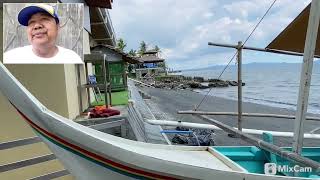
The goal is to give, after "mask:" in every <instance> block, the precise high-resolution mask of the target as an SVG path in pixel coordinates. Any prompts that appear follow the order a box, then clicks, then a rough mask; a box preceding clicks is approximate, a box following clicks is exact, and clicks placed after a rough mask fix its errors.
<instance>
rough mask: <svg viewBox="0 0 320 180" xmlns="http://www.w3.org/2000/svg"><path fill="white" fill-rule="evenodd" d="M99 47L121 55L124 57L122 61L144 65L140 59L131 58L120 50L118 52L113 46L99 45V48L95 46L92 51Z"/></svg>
mask: <svg viewBox="0 0 320 180" xmlns="http://www.w3.org/2000/svg"><path fill="white" fill-rule="evenodd" d="M98 47H102V48H108V49H110V50H112V51H114V52H116V53H117V54H119V55H122V59H123V60H124V61H125V62H128V63H131V64H137V63H142V62H141V61H140V59H138V58H136V57H131V56H129V55H128V54H127V53H124V52H122V51H120V50H118V49H117V48H115V47H113V46H108V45H101V44H100V45H97V46H94V47H92V48H91V49H95V48H98Z"/></svg>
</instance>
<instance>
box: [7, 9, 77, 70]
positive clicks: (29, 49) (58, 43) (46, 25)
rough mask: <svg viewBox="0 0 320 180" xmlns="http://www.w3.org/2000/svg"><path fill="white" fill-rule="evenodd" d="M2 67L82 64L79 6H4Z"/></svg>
mask: <svg viewBox="0 0 320 180" xmlns="http://www.w3.org/2000/svg"><path fill="white" fill-rule="evenodd" d="M3 51H4V54H3V62H4V63H5V64H82V63H83V4H81V3H50V4H46V3H38V4H34V3H33V4H29V3H28V4H25V3H4V4H3Z"/></svg>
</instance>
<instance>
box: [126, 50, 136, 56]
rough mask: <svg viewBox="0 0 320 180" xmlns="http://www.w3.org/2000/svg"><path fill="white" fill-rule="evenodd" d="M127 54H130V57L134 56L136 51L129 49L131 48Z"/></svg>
mask: <svg viewBox="0 0 320 180" xmlns="http://www.w3.org/2000/svg"><path fill="white" fill-rule="evenodd" d="M128 55H129V56H131V57H135V56H136V55H137V51H136V50H133V49H131V50H130V51H129V53H128Z"/></svg>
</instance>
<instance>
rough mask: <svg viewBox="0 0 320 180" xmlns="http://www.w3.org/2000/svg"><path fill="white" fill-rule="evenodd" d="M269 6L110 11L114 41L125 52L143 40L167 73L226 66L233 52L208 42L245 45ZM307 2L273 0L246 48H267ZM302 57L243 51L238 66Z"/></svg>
mask: <svg viewBox="0 0 320 180" xmlns="http://www.w3.org/2000/svg"><path fill="white" fill-rule="evenodd" d="M272 2H273V0H116V1H113V7H112V9H111V10H110V11H109V13H110V15H111V19H112V23H113V26H114V30H115V32H116V37H117V38H123V39H124V40H125V41H126V43H127V47H126V49H125V50H126V51H129V50H130V49H138V48H139V44H140V42H141V41H142V40H144V41H145V42H146V43H147V45H148V47H149V48H153V47H154V46H155V45H158V46H159V47H160V49H161V50H162V53H161V56H162V57H163V58H165V59H166V63H167V64H168V65H169V67H170V68H174V69H190V68H202V67H207V66H214V65H221V64H226V63H227V62H228V60H229V59H230V58H231V57H232V55H233V54H234V52H235V51H234V50H233V49H227V48H219V47H213V46H208V45H207V44H208V42H217V43H228V44H236V43H237V42H238V41H239V40H242V41H244V40H245V38H246V37H247V36H248V35H249V33H250V32H251V30H252V29H253V28H254V26H255V25H256V23H257V22H258V21H259V19H260V18H261V17H262V15H263V14H264V13H265V11H266V10H267V8H268V7H269V6H270V4H271V3H272ZM310 2H311V0H298V1H293V0H278V1H277V2H276V4H275V5H274V7H273V8H272V9H271V11H270V12H269V14H268V15H267V16H266V18H265V19H264V20H263V22H262V23H261V24H260V26H259V27H258V29H257V30H256V31H255V33H254V34H253V36H252V37H251V39H250V40H249V41H248V42H247V44H246V45H247V46H254V47H261V48H264V47H266V46H267V45H268V44H269V43H270V42H271V41H272V40H273V39H274V38H275V37H276V36H277V35H278V34H279V33H280V32H281V31H282V30H283V29H284V28H285V27H286V26H287V25H288V24H289V23H290V22H291V21H292V20H293V19H294V18H295V17H296V16H297V15H298V14H299V13H300V12H301V11H302V10H303V9H304V8H305V7H306V6H307V5H308V4H309V3H310ZM301 61H302V58H301V57H291V56H285V55H274V54H267V53H261V52H253V51H245V52H244V55H243V63H252V62H288V63H297V62H301Z"/></svg>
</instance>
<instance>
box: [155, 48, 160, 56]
mask: <svg viewBox="0 0 320 180" xmlns="http://www.w3.org/2000/svg"><path fill="white" fill-rule="evenodd" d="M154 50H155V51H157V55H158V56H160V53H161V50H160V48H159V46H158V45H155V46H154Z"/></svg>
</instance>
